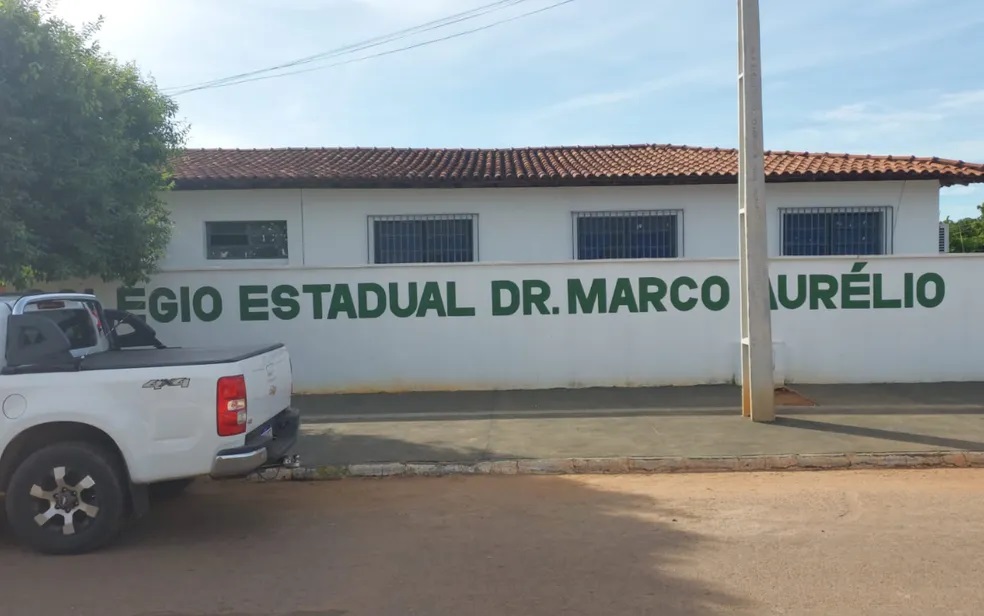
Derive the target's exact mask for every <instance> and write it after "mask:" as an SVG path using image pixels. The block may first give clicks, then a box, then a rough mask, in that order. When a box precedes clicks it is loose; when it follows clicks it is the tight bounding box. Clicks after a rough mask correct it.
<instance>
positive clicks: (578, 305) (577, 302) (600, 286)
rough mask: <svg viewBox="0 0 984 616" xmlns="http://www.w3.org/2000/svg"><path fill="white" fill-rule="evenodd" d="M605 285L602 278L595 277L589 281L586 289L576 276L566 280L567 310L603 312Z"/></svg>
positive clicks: (604, 308) (571, 312)
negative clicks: (588, 287) (586, 289)
mask: <svg viewBox="0 0 984 616" xmlns="http://www.w3.org/2000/svg"><path fill="white" fill-rule="evenodd" d="M605 287H606V280H605V279H604V278H595V279H594V280H592V281H591V287H590V289H589V290H588V291H585V290H584V284H583V283H582V282H581V281H580V280H578V279H577V278H573V279H571V280H568V281H567V312H568V313H570V314H577V312H578V310H580V311H581V312H583V313H585V314H591V313H592V312H605V310H606V304H605V295H606V294H605Z"/></svg>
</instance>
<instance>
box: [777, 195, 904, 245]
mask: <svg viewBox="0 0 984 616" xmlns="http://www.w3.org/2000/svg"><path fill="white" fill-rule="evenodd" d="M779 229H780V230H779V236H780V238H782V254H783V255H784V256H823V255H884V254H892V239H893V237H892V236H893V233H892V208H891V207H888V206H884V207H882V206H878V207H817V208H780V209H779Z"/></svg>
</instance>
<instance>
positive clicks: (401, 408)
mask: <svg viewBox="0 0 984 616" xmlns="http://www.w3.org/2000/svg"><path fill="white" fill-rule="evenodd" d="M792 389H793V390H794V393H786V394H784V395H783V396H781V398H780V400H781V401H783V402H789V403H792V404H793V405H791V406H780V407H779V411H778V414H779V418H778V419H777V421H776V422H775V423H774V424H753V423H752V422H750V421H749V420H747V419H743V418H742V417H740V393H741V392H740V388H738V387H734V386H726V385H720V386H699V387H664V388H648V389H579V390H542V391H495V392H449V393H412V394H371V395H337V396H299V397H297V398H295V401H296V404H297V406H298V407H300V408H301V410H302V413H303V417H304V427H303V435H302V438H301V442H300V444H299V452H300V453H301V457H302V460H303V463H304V465H305V466H309V467H310V466H325V465H345V464H360V463H370V462H476V461H486V460H511V459H543V458H549V459H563V458H605V457H662V456H684V457H713V456H749V455H766V454H768V455H776V454H793V453H803V454H806V453H865V452H921V451H922V452H935V451H984V382H980V383H934V384H904V385H838V386H831V385H802V386H792ZM796 393H798V394H799V395H800V396H802V397H801V398H798V399H797V396H796V395H795V394H796Z"/></svg>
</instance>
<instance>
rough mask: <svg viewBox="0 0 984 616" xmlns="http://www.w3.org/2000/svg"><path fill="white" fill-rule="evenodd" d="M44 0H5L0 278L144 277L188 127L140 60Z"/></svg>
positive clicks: (166, 222) (164, 220) (166, 224)
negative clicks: (107, 48) (124, 58)
mask: <svg viewBox="0 0 984 616" xmlns="http://www.w3.org/2000/svg"><path fill="white" fill-rule="evenodd" d="M101 22H102V20H101V19H100V20H99V21H98V22H96V23H95V24H89V25H86V26H85V27H83V28H81V29H79V30H76V29H74V28H72V27H71V26H70V25H69V24H67V23H65V22H64V21H62V20H60V19H57V18H55V17H54V16H53V15H52V13H51V8H50V5H49V4H48V3H47V2H41V1H40V0H0V285H4V284H6V285H12V286H17V287H23V286H27V285H30V284H33V283H43V282H53V281H60V280H65V279H67V278H88V277H93V278H94V277H99V278H101V279H103V280H104V281H109V280H118V281H121V282H123V283H124V284H134V283H136V282H138V281H146V280H147V278H148V276H149V275H150V274H151V273H153V272H154V271H155V269H156V264H157V262H158V260H159V259H160V258H161V257H162V256H163V254H164V251H165V249H166V247H167V244H168V241H169V239H170V234H171V220H170V217H169V214H168V211H167V209H166V207H165V205H164V202H163V199H162V195H161V194H162V192H163V191H166V190H168V189H169V188H170V185H171V179H170V175H169V171H168V169H169V167H168V161H169V160H171V158H172V157H173V156H174V155H175V154H176V153H177V151H178V150H179V148H181V147H182V145H183V141H184V136H185V129H184V127H182V126H180V125H179V124H178V123H177V122H176V121H175V114H176V112H177V105H176V104H175V103H174V102H173V101H172V100H171V99H170V98H168V97H166V96H164V95H163V94H161V93H160V92H159V91H158V90H157V88H156V85H155V84H154V83H153V82H152V81H150V80H149V79H145V78H144V77H142V76H141V75H140V73H139V71H138V70H137V67H136V66H135V65H133V64H132V63H131V64H120V63H119V62H117V61H116V60H115V59H113V58H112V57H110V56H108V55H107V54H104V53H103V52H102V51H101V50H100V48H99V45H98V43H97V42H95V41H94V40H93V35H94V34H95V33H96V32H97V30H98V28H99V26H100V25H101Z"/></svg>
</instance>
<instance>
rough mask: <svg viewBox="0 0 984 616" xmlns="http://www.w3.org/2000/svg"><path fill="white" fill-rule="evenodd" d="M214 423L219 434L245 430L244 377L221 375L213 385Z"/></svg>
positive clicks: (229, 434) (239, 432)
mask: <svg viewBox="0 0 984 616" xmlns="http://www.w3.org/2000/svg"><path fill="white" fill-rule="evenodd" d="M215 389H216V396H215V398H216V402H215V425H216V429H217V430H218V433H219V436H235V435H237V434H242V433H244V432H246V377H244V376H243V375H241V374H240V375H237V376H224V377H221V378H220V379H219V380H218V382H217V383H216V386H215Z"/></svg>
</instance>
